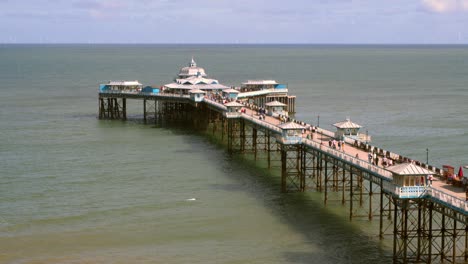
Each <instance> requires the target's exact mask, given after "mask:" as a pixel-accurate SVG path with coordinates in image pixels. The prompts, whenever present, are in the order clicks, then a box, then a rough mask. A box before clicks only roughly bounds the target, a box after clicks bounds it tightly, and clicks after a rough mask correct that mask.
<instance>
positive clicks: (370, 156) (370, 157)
mask: <svg viewBox="0 0 468 264" xmlns="http://www.w3.org/2000/svg"><path fill="white" fill-rule="evenodd" d="M367 159H368V160H369V163H372V153H371V152H369V154H367Z"/></svg>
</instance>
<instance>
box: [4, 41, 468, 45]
mask: <svg viewBox="0 0 468 264" xmlns="http://www.w3.org/2000/svg"><path fill="white" fill-rule="evenodd" d="M0 45H239V46H249V45H250V46H254V45H264V46H268V45H315V46H323V45H329V46H352V45H355V46H366V45H372V46H404V45H406V46H412V45H414V46H466V45H468V43H417V42H414V43H380V42H376V43H233V42H226V43H210V42H206V43H202V42H200V43H197V42H194V43H177V42H167V43H150V42H149V43H145V42H141V43H125V42H118V43H116V42H111V43H106V42H95V43H90V42H47V43H41V42H0Z"/></svg>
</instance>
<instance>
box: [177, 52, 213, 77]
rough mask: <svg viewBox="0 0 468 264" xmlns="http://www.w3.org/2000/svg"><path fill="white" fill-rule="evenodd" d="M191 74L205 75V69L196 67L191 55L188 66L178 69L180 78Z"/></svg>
mask: <svg viewBox="0 0 468 264" xmlns="http://www.w3.org/2000/svg"><path fill="white" fill-rule="evenodd" d="M191 76H199V77H205V76H207V75H206V73H205V69H203V68H201V67H197V63H195V60H194V59H193V57H192V61H191V62H190V64H189V66H187V67H183V68H182V69H180V71H179V77H180V78H187V77H191Z"/></svg>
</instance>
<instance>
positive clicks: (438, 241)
mask: <svg viewBox="0 0 468 264" xmlns="http://www.w3.org/2000/svg"><path fill="white" fill-rule="evenodd" d="M392 202H393V204H394V206H395V207H394V228H393V229H394V237H393V262H394V263H467V261H468V255H467V252H468V250H467V222H466V216H463V215H459V213H457V212H455V211H453V210H452V209H450V208H447V207H445V206H443V205H442V204H439V203H434V202H432V201H430V200H428V199H398V198H395V197H393V199H392ZM463 219H464V221H463ZM460 220H462V221H460Z"/></svg>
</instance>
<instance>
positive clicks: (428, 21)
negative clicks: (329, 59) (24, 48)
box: [0, 0, 468, 44]
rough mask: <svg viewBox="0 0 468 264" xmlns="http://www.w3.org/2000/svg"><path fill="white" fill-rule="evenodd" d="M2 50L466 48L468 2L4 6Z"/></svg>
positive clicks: (206, 0) (67, 1)
mask: <svg viewBox="0 0 468 264" xmlns="http://www.w3.org/2000/svg"><path fill="white" fill-rule="evenodd" d="M0 33H1V34H0V43H423V44H429V43H453V44H462V43H468V0H268V1H267V0H265V1H261V0H138V1H137V0H134V1H132V0H127V1H125V0H0Z"/></svg>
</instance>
